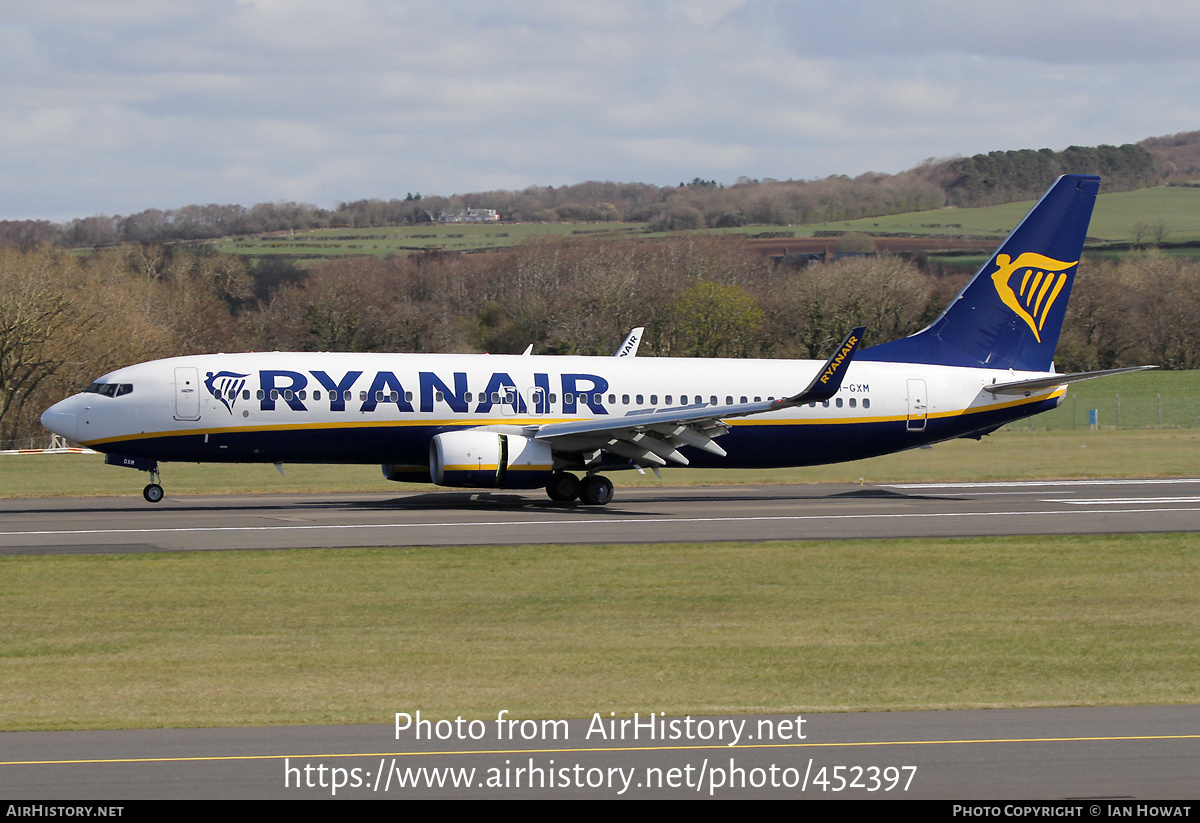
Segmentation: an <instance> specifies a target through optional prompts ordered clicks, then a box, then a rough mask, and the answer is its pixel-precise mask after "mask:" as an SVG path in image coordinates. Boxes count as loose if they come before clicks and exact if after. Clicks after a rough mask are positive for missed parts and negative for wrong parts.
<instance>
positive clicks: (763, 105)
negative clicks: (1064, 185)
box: [0, 0, 1200, 220]
mask: <svg viewBox="0 0 1200 823" xmlns="http://www.w3.org/2000/svg"><path fill="white" fill-rule="evenodd" d="M1198 44H1200V3H1196V2H1194V0H1136V2H1129V0H1121V1H1120V2H1113V0H1081V1H1080V2H1075V1H1074V0H1069V1H1067V2H1057V1H1056V0H1037V2H1032V1H1027V0H1003V1H1002V2H1001V1H1000V0H987V1H986V2H974V0H829V2H818V1H817V0H642V1H640V2H639V1H637V0H603V2H600V0H593V2H569V0H559V1H558V2H545V1H544V0H523V1H522V0H518V1H517V2H505V0H490V2H484V1H483V0H469V1H462V2H459V1H456V0H437V1H436V2H429V1H428V0H427V2H420V3H417V2H399V0H337V1H336V2H332V0H330V1H328V2H327V1H325V0H105V2H96V0H3V4H2V5H0V118H2V119H0V125H2V128H0V219H24V218H45V219H50V220H66V219H70V218H72V217H84V216H88V215H92V214H97V213H105V214H129V213H132V212H137V211H141V210H143V209H147V208H164V209H166V208H176V207H179V206H183V205H187V204H190V203H241V204H243V205H247V206H248V205H252V204H254V203H258V202H266V201H276V200H298V201H303V202H308V203H315V204H317V205H319V206H325V207H332V206H335V205H336V204H337V203H338V201H341V200H355V199H359V198H364V197H379V198H383V199H388V198H392V197H404V195H405V193H406V192H416V191H420V192H424V193H427V194H453V193H457V192H467V191H480V190H484V189H492V188H507V189H521V188H524V187H526V186H529V185H556V186H557V185H562V184H566V183H578V182H582V181H584V180H617V181H639V182H647V183H656V184H659V185H675V184H678V183H679V182H680V181H685V180H691V179H692V178H694V177H702V178H705V179H716V180H718V181H721V182H724V183H733V182H735V181H736V180H737V178H738V177H739V176H742V175H745V176H748V177H757V178H763V177H774V178H778V179H787V178H816V177H825V176H827V175H830V174H850V175H855V174H859V173H862V172H865V171H884V172H898V171H902V170H904V169H906V168H911V167H912V166H914V165H916V164H917V163H919V162H921V161H922V160H924V159H926V158H928V157H945V156H950V155H954V154H963V155H969V154H973V153H975V152H980V151H991V150H995V149H1018V148H1042V147H1049V148H1053V149H1063V148H1066V147H1067V146H1069V145H1072V144H1075V145H1095V144H1098V143H1113V144H1121V143H1125V142H1134V141H1137V140H1140V139H1142V138H1144V137H1150V136H1155V135H1162V134H1172V133H1175V132H1180V131H1191V130H1195V129H1200V45H1198Z"/></svg>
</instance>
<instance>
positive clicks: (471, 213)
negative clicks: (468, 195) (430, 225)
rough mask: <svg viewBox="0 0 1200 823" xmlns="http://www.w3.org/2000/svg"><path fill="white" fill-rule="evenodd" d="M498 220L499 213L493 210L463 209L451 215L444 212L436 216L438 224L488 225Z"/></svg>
mask: <svg viewBox="0 0 1200 823" xmlns="http://www.w3.org/2000/svg"><path fill="white" fill-rule="evenodd" d="M499 220H500V212H498V211H496V210H495V209H463V210H462V211H459V212H453V213H452V212H447V211H444V212H442V213H441V214H439V215H438V222H439V223H490V222H493V221H495V222H499Z"/></svg>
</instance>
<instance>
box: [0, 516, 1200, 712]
mask: <svg viewBox="0 0 1200 823" xmlns="http://www.w3.org/2000/svg"><path fill="white" fill-rule="evenodd" d="M1198 550H1200V535H1190V534H1189V535H1144V536H1143V535H1133V536H1122V537H1032V538H993V539H986V540H895V541H837V542H773V543H752V544H718V545H706V544H672V545H649V546H524V547H500V548H497V547H477V548H449V549H447V548H436V549H425V548H390V549H389V548H380V549H363V550H294V551H287V552H220V553H180V554H152V555H123V556H92V557H86V556H85V557H80V556H71V557H11V558H2V559H0V575H2V576H3V579H4V581H5V587H4V588H5V591H4V595H3V597H2V598H0V667H2V669H3V677H0V728H3V729H9V730H13V729H51V728H124V727H155V726H209V725H213V726H223V725H237V724H289V723H352V722H387V720H388V719H389V718H390V717H391V715H392V713H394V712H397V711H410V712H411V711H413V710H416V709H421V710H422V714H423V716H426V717H450V718H453V717H456V716H458V715H460V714H461V715H462V716H464V717H466V718H473V717H479V718H494V716H495V714H496V712H497V711H499V710H500V709H508V710H509V711H510V712H512V715H511V716H512V717H578V716H587V715H590V714H591V713H592V712H595V711H600V712H609V711H615V712H617V713H618V714H628V713H630V712H633V711H641V712H649V711H659V712H667V713H668V714H684V713H689V712H690V713H692V714H698V713H703V714H720V713H726V712H729V713H751V712H792V711H809V712H811V711H842V710H881V709H882V710H887V709H896V710H899V709H931V708H938V709H950V708H966V707H991V706H996V707H999V706H1045V705H1113V704H1140V703H1187V702H1195V701H1196V700H1197V699H1200V562H1198V560H1197V551H1198Z"/></svg>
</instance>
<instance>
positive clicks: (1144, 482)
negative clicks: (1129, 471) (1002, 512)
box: [877, 477, 1200, 489]
mask: <svg viewBox="0 0 1200 823" xmlns="http://www.w3.org/2000/svg"><path fill="white" fill-rule="evenodd" d="M1159 483H1175V484H1181V483H1200V477H1175V478H1152V477H1144V478H1133V479H1129V480H1013V481H1007V480H1005V481H988V482H983V483H879V484H877V485H878V486H879V487H880V488H886V489H1036V488H1041V487H1044V486H1152V485H1155V484H1159Z"/></svg>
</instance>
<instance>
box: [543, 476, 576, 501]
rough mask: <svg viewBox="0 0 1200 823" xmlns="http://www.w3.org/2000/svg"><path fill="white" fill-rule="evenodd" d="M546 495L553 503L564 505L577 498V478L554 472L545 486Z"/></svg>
mask: <svg viewBox="0 0 1200 823" xmlns="http://www.w3.org/2000/svg"><path fill="white" fill-rule="evenodd" d="M546 494H548V495H550V499H551V500H553V501H554V502H555V503H565V502H567V501H568V500H574V499H575V498H576V497H578V496H579V478H578V477H576V476H575V475H573V474H571V473H570V472H555V473H554V475H553V476H552V477H551V478H550V482H549V483H547V484H546Z"/></svg>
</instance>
